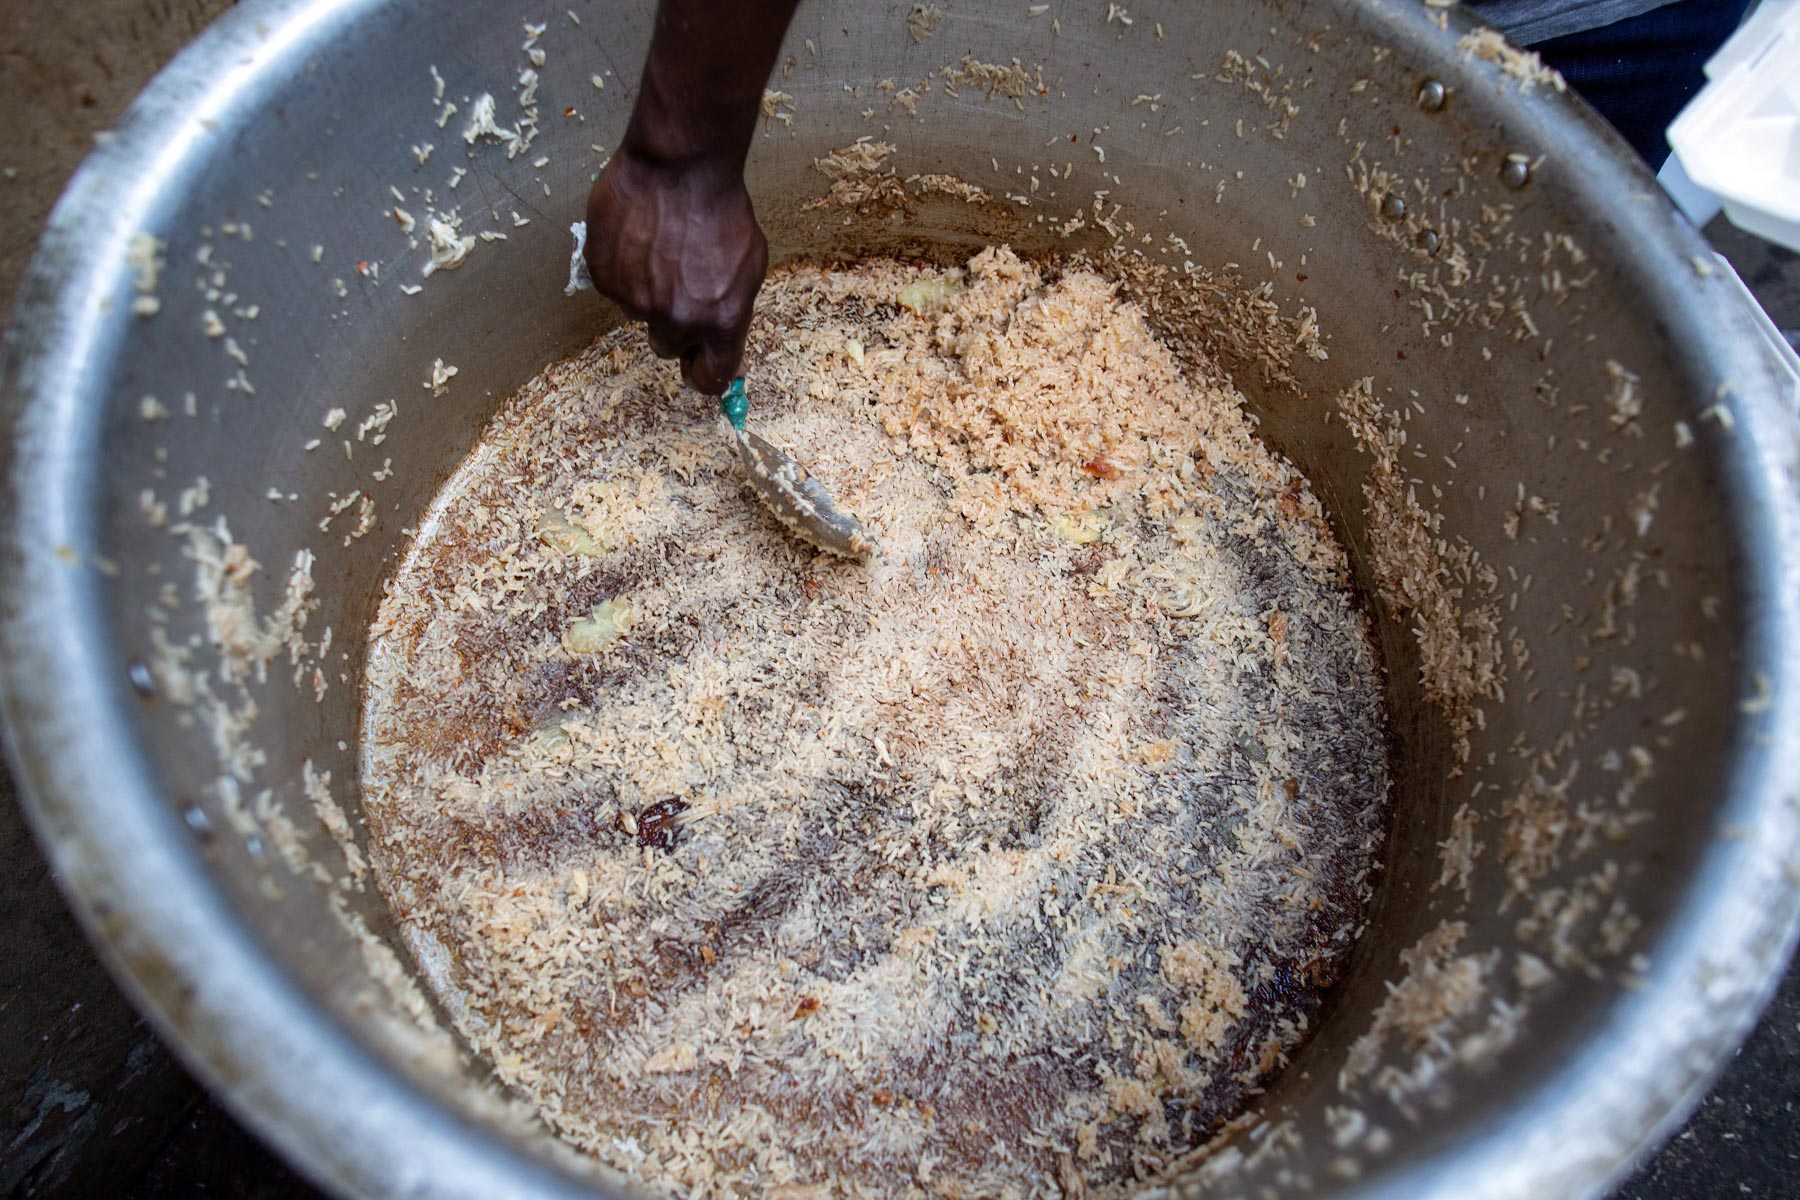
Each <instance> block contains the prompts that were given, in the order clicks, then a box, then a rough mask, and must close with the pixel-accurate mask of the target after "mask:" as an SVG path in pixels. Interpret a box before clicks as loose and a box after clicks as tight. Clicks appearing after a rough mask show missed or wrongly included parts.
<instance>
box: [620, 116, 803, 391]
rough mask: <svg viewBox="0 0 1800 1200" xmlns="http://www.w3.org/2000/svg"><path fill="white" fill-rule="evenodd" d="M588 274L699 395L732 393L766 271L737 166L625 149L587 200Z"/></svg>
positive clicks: (763, 247)
mask: <svg viewBox="0 0 1800 1200" xmlns="http://www.w3.org/2000/svg"><path fill="white" fill-rule="evenodd" d="M587 265H588V273H589V274H590V275H591V276H592V277H593V280H594V286H595V287H596V288H598V289H599V290H600V293H601V294H602V295H604V296H606V297H607V298H609V299H611V300H613V301H614V302H616V303H617V304H618V305H619V307H620V308H622V309H624V310H625V313H626V315H627V316H629V317H631V318H633V319H634V320H639V321H643V322H645V323H646V324H647V325H648V326H649V335H650V348H651V349H652V350H653V351H655V352H656V355H657V356H658V357H659V358H678V359H680V360H681V372H682V374H683V375H684V376H685V377H686V378H687V381H688V383H689V384H690V385H692V386H693V387H694V388H695V389H696V390H698V391H701V392H705V393H706V394H707V395H711V396H717V395H719V394H720V393H722V392H723V391H724V390H725V388H726V386H727V385H728V384H730V382H731V380H732V379H733V378H734V377H735V376H736V375H737V373H738V366H739V364H740V362H741V361H742V359H743V357H744V339H745V336H746V335H747V334H748V332H749V328H750V313H751V310H752V308H753V306H754V305H755V302H756V293H757V291H758V289H760V288H761V287H762V282H763V275H764V274H765V273H766V272H767V270H768V265H769V247H768V242H767V240H766V239H765V238H764V237H763V232H762V228H761V227H760V226H759V225H757V223H756V213H755V212H754V210H753V209H752V208H751V205H750V194H749V192H747V191H746V190H745V188H744V177H743V172H742V170H741V168H740V167H739V166H738V165H737V164H736V163H735V162H733V161H731V160H729V159H722V160H712V159H700V160H689V161H680V162H669V161H658V160H656V159H655V158H653V157H650V156H647V155H640V154H638V153H635V152H633V151H630V150H626V149H622V150H621V151H620V152H619V153H618V154H616V155H614V157H613V160H612V162H610V163H609V164H607V167H606V169H605V170H604V171H602V172H601V173H600V178H599V180H598V181H596V182H595V184H594V189H593V191H592V192H591V193H590V194H589V195H588V208H587Z"/></svg>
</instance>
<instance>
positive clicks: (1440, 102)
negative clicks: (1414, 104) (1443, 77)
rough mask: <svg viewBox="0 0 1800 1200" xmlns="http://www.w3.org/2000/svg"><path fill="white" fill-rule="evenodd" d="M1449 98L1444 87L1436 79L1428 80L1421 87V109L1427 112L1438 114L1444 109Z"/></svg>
mask: <svg viewBox="0 0 1800 1200" xmlns="http://www.w3.org/2000/svg"><path fill="white" fill-rule="evenodd" d="M1449 97H1450V93H1449V92H1448V91H1446V90H1445V88H1444V85H1443V84H1441V83H1439V82H1438V81H1437V80H1435V79H1427V80H1426V81H1425V82H1424V83H1421V84H1420V85H1419V107H1420V108H1422V109H1424V110H1425V111H1426V112H1436V111H1437V110H1438V109H1440V108H1442V107H1444V101H1445V100H1447V99H1449Z"/></svg>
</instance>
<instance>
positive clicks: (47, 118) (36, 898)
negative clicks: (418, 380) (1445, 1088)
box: [0, 0, 1800, 1200]
mask: <svg viewBox="0 0 1800 1200" xmlns="http://www.w3.org/2000/svg"><path fill="white" fill-rule="evenodd" d="M227 7H229V0H64V2H62V3H58V4H56V5H54V6H52V5H49V4H44V3H41V2H40V0H0V117H4V118H5V124H6V127H7V129H8V131H9V134H10V137H9V140H8V142H7V144H6V145H5V147H4V148H0V211H3V212H4V213H5V215H6V220H4V221H0V312H7V311H10V309H11V306H12V297H13V293H14V290H15V288H16V285H17V282H18V279H19V275H20V273H21V271H22V270H23V269H24V266H25V264H26V262H27V261H28V260H29V258H30V255H31V250H32V247H33V245H34V244H35V242H36V239H37V233H38V230H39V229H40V228H41V227H42V225H43V222H44V219H45V217H46V216H47V215H48V213H49V210H50V207H51V205H52V204H53V203H54V202H55V199H56V197H57V195H58V194H59V193H60V192H61V190H62V187H63V183H64V181H65V180H66V179H67V178H68V176H69V174H70V172H71V171H73V169H74V168H75V166H76V164H77V163H78V162H79V161H80V160H81V158H82V157H83V156H84V155H85V154H86V153H87V150H88V149H89V147H91V145H92V143H93V135H94V134H95V133H96V132H98V131H100V130H103V129H105V128H106V127H107V126H108V125H109V124H110V123H111V122H112V121H113V120H114V119H115V118H116V116H117V115H118V114H119V113H120V112H121V111H122V110H123V109H124V107H125V105H126V104H127V103H128V102H129V100H130V99H131V97H132V96H133V95H135V94H136V93H137V91H138V89H139V88H141V87H142V86H143V84H144V83H145V82H146V81H147V80H148V79H149V77H150V76H151V75H152V74H153V73H154V72H155V71H156V69H157V68H158V67H160V66H161V64H162V63H163V62H165V61H166V60H167V59H168V58H169V57H170V56H171V55H172V54H173V53H174V52H175V51H176V50H178V49H179V48H180V47H181V46H182V45H184V44H186V43H187V42H188V41H189V40H190V39H191V38H192V37H193V36H194V35H195V34H197V33H198V32H199V31H200V30H201V29H202V28H204V27H205V25H206V24H207V23H208V22H209V21H210V20H212V18H213V17H215V16H216V15H217V14H218V13H220V12H222V11H224V10H225V9H226V8H227ZM1707 232H1708V234H1709V236H1712V237H1713V239H1714V242H1715V244H1717V245H1719V247H1720V248H1721V249H1722V250H1723V251H1724V252H1725V253H1726V254H1727V255H1728V256H1729V257H1731V258H1732V260H1733V261H1734V262H1735V263H1737V264H1738V268H1739V272H1740V273H1741V274H1742V275H1743V276H1744V278H1745V280H1746V282H1748V283H1749V285H1750V287H1751V289H1752V290H1753V291H1755V292H1756V293H1757V295H1758V296H1759V298H1760V299H1761V300H1762V301H1763V304H1764V307H1765V308H1767V309H1768V310H1769V312H1770V314H1771V315H1772V316H1773V317H1774V318H1775V321H1776V324H1777V325H1778V326H1780V327H1782V328H1783V329H1790V330H1792V329H1800V259H1797V258H1796V256H1794V255H1792V254H1789V253H1787V252H1785V251H1780V250H1775V249H1772V248H1770V247H1767V246H1765V245H1763V244H1761V243H1759V242H1757V241H1756V240H1755V239H1753V238H1749V237H1746V236H1744V235H1742V234H1739V233H1737V232H1736V231H1735V230H1732V229H1731V228H1729V227H1728V226H1724V225H1722V224H1720V223H1716V222H1715V224H1714V225H1713V226H1710V227H1709V228H1708V230H1707ZM0 864H4V868H3V869H0V1200H28V1198H31V1200H73V1198H83V1197H94V1196H106V1197H124V1198H125V1200H186V1198H188V1197H198V1196H216V1197H236V1198H240V1200H313V1198H314V1197H316V1196H317V1195H318V1193H316V1192H315V1191H313V1190H312V1189H311V1188H309V1187H308V1186H307V1185H306V1184H305V1183H304V1182H303V1181H301V1180H300V1179H299V1178H298V1177H297V1176H296V1175H294V1174H293V1173H292V1172H290V1171H289V1170H288V1169H287V1168H286V1167H285V1166H283V1165H282V1164H281V1163H280V1162H279V1161H278V1160H276V1159H275V1158H274V1157H273V1156H272V1155H270V1154H269V1153H268V1152H267V1151H265V1150H264V1149H263V1148H262V1147H261V1145H260V1144H259V1143H257V1142H256V1140H255V1139H254V1138H253V1137H251V1136H250V1135H249V1134H247V1133H245V1132H244V1131H243V1130H242V1128H241V1127H239V1126H238V1125H237V1124H236V1123H235V1122H234V1121H233V1120H232V1119H231V1118H230V1116H229V1115H227V1114H226V1113H225V1112H224V1111H223V1110H222V1109H220V1108H219V1107H218V1106H217V1105H216V1104H214V1103H213V1102H212V1101H210V1100H209V1099H208V1098H207V1097H206V1095H205V1093H204V1092H203V1091H202V1090H201V1089H200V1088H199V1087H198V1086H197V1085H196V1084H195V1083H194V1082H193V1081H192V1080H191V1079H189V1077H188V1076H187V1075H186V1073H185V1072H184V1071H183V1070H182V1069H181V1067H180V1066H179V1064H178V1063H176V1062H175V1060H174V1058H173V1057H172V1056H171V1055H170V1053H169V1052H168V1050H167V1049H166V1048H164V1047H163V1045H162V1044H161V1042H160V1041H159V1040H158V1039H157V1038H156V1037H155V1035H154V1034H152V1033H151V1032H150V1030H149V1029H148V1028H147V1027H146V1026H145V1024H144V1023H143V1021H142V1019H141V1018H139V1017H138V1016H137V1014H136V1013H135V1012H134V1011H133V1010H132V1008H131V1006H130V1004H129V1003H128V1002H127V1001H126V1000H125V998H124V997H123V996H122V995H121V994H120V993H119V991H118V990H117V988H116V987H115V986H114V985H113V984H112V982H111V980H110V979H109V978H108V977H107V975H106V973H105V971H104V969H103V968H102V967H101V965H100V963H99V961H98V960H97V959H96V958H95V957H94V955H93V954H92V953H91V952H90V951H89V949H88V945H87V942H86V939H85V938H84V937H83V935H82V933H81V931H80V929H79V928H78V927H77V925H76V923H75V921H74V919H73V918H72V917H71V916H70V915H69V912H68V910H67V908H66V906H65V905H64V904H63V902H62V899H61V897H60V896H59V895H58V894H57V892H56V890H55V887H54V885H53V883H52V881H51V878H50V873H49V870H48V868H47V867H46V866H45V865H44V863H43V860H42V858H41V857H40V856H39V854H38V852H37V847H36V845H35V844H34V843H33V842H32V840H31V837H30V835H29V833H28V831H27V830H26V829H25V826H24V822H23V821H22V819H21V818H20V814H19V812H18V809H17V807H16V805H15V804H14V802H13V798H12V795H11V785H10V782H9V781H7V780H6V779H5V778H4V773H3V772H0ZM1797 1103H1800V971H1796V972H1790V974H1789V977H1788V979H1787V981H1786V984H1785V985H1784V986H1783V988H1782V989H1781V991H1780V993H1779V994H1778V995H1777V996H1776V998H1775V1001H1774V1003H1773V1004H1772V1006H1771V1007H1770V1009H1769V1011H1768V1014H1767V1015H1766V1016H1765V1017H1764V1019H1763V1022H1762V1024H1761V1026H1760V1027H1759V1028H1758V1030H1757V1031H1756V1033H1755V1034H1754V1035H1753V1036H1752V1037H1751V1039H1750V1041H1749V1042H1748V1043H1747V1044H1746V1045H1745V1047H1744V1048H1743V1050H1742V1051H1741V1052H1740V1053H1739V1054H1738V1055H1737V1057H1736V1058H1735V1059H1734V1060H1733V1062H1732V1063H1731V1064H1730V1066H1729V1067H1728V1068H1727V1069H1726V1071H1725V1073H1724V1075H1723V1077H1722V1078H1721V1079H1720V1080H1719V1082H1718V1084H1717V1086H1716V1087H1715V1088H1714V1089H1713V1090H1712V1092H1711V1094H1710V1095H1709V1096H1708V1098H1707V1100H1706V1102H1705V1103H1704V1104H1703V1105H1702V1106H1701V1108H1700V1110H1699V1111H1698V1112H1697V1113H1696V1114H1695V1115H1694V1117H1693V1119H1692V1120H1691V1121H1690V1122H1689V1124H1688V1125H1687V1127H1686V1128H1685V1129H1684V1130H1683V1131H1682V1132H1681V1133H1680V1134H1678V1135H1677V1136H1676V1137H1675V1138H1674V1139H1673V1140H1672V1141H1671V1142H1670V1143H1669V1144H1668V1145H1667V1146H1665V1147H1664V1148H1663V1149H1662V1150H1661V1151H1660V1152H1659V1153H1657V1154H1656V1155H1655V1156H1654V1157H1652V1158H1651V1159H1650V1160H1649V1161H1648V1162H1647V1163H1646V1164H1645V1165H1644V1166H1643V1167H1642V1169H1640V1170H1639V1171H1638V1172H1637V1173H1636V1174H1635V1175H1634V1176H1632V1178H1631V1179H1630V1180H1629V1181H1627V1182H1626V1183H1625V1184H1624V1185H1623V1186H1621V1187H1620V1188H1619V1189H1618V1191H1617V1192H1616V1193H1615V1195H1616V1196H1617V1197H1618V1198H1619V1200H1690V1198H1699V1197H1717V1196H1746V1197H1756V1198H1766V1200H1788V1198H1791V1197H1793V1196H1795V1195H1796V1194H1800V1183H1797V1182H1796V1181H1800V1122H1797V1121H1796V1104H1797Z"/></svg>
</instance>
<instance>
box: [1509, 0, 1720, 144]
mask: <svg viewBox="0 0 1800 1200" xmlns="http://www.w3.org/2000/svg"><path fill="white" fill-rule="evenodd" d="M1478 7H1479V11H1480V12H1481V14H1482V16H1483V17H1484V18H1485V17H1486V16H1487V15H1488V13H1489V11H1490V9H1498V8H1503V7H1515V6H1513V5H1492V6H1490V5H1481V6H1478ZM1593 7H1595V8H1601V7H1604V4H1596V5H1594V6H1593ZM1748 7H1749V0H1677V2H1676V3H1673V4H1663V5H1660V6H1659V7H1656V8H1653V9H1650V10H1649V11H1648V12H1642V13H1639V14H1638V15H1637V16H1634V17H1630V18H1628V19H1626V20H1623V21H1618V22H1615V23H1613V24H1611V25H1603V26H1600V27H1599V28H1595V29H1586V30H1583V31H1581V32H1579V33H1570V34H1566V35H1564V36H1562V37H1553V38H1550V39H1549V40H1547V41H1536V42H1533V41H1529V40H1522V39H1520V38H1517V37H1514V35H1513V34H1512V33H1510V32H1509V31H1507V30H1506V29H1505V28H1504V27H1502V26H1496V27H1497V28H1500V29H1501V31H1502V32H1504V33H1507V36H1508V37H1509V38H1511V39H1512V40H1513V41H1514V42H1516V43H1517V44H1519V45H1523V46H1527V47H1529V48H1530V49H1533V50H1536V51H1537V52H1538V53H1539V54H1540V55H1542V56H1543V59H1544V61H1545V62H1546V63H1548V64H1549V65H1550V66H1552V67H1555V68H1556V69H1557V70H1558V71H1561V72H1562V75H1563V78H1564V79H1566V80H1568V81H1569V86H1570V87H1572V88H1574V89H1575V90H1576V91H1577V92H1579V93H1580V94H1581V97H1582V99H1584V100H1586V101H1587V102H1588V103H1589V104H1591V105H1593V106H1594V108H1595V109H1597V110H1598V111H1599V113H1600V115H1601V116H1603V117H1605V118H1606V119H1607V120H1608V121H1610V122H1611V123H1612V125H1613V127H1614V128H1615V129H1617V130H1618V131H1619V132H1620V133H1621V134H1623V135H1624V137H1625V140H1626V141H1628V142H1630V143H1631V145H1632V148H1633V149H1635V150H1636V151H1637V152H1638V153H1639V154H1641V155H1643V157H1644V161H1645V162H1647V163H1649V164H1650V167H1651V169H1652V170H1655V169H1657V168H1659V167H1661V166H1662V163H1663V160H1664V159H1665V158H1667V157H1668V156H1669V143H1668V140H1667V138H1666V137H1665V134H1666V132H1667V130H1668V128H1669V122H1670V121H1673V120H1674V119H1675V117H1676V116H1677V115H1678V114H1679V113H1680V112H1681V110H1682V108H1683V107H1684V106H1685V105H1686V104H1687V102H1688V101H1689V100H1691V99H1693V97H1694V94H1695V93H1696V92H1698V91H1699V90H1700V89H1701V88H1702V87H1703V86H1705V84H1706V75H1705V74H1704V72H1703V70H1702V68H1704V67H1705V66H1706V60H1707V59H1709V58H1711V57H1712V56H1713V53H1714V52H1715V51H1717V50H1718V48H1719V47H1720V46H1722V45H1724V43H1725V39H1726V38H1728V37H1730V36H1731V35H1732V33H1733V32H1735V31H1736V29H1737V27H1738V22H1739V21H1741V20H1742V19H1743V16H1744V10H1745V9H1746V8H1748Z"/></svg>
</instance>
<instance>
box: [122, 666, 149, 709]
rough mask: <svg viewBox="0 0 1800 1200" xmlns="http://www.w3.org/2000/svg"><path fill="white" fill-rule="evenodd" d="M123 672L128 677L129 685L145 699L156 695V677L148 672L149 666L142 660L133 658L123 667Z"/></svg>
mask: <svg viewBox="0 0 1800 1200" xmlns="http://www.w3.org/2000/svg"><path fill="white" fill-rule="evenodd" d="M125 674H126V676H127V677H129V678H130V680H131V686H132V687H134V688H136V689H137V694H138V695H140V696H142V697H143V698H144V699H146V700H148V699H149V698H150V697H152V696H154V695H156V677H155V676H153V675H152V674H150V668H149V667H147V666H145V665H144V663H143V660H141V659H134V660H133V661H132V664H131V665H130V666H129V667H127V668H125Z"/></svg>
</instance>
